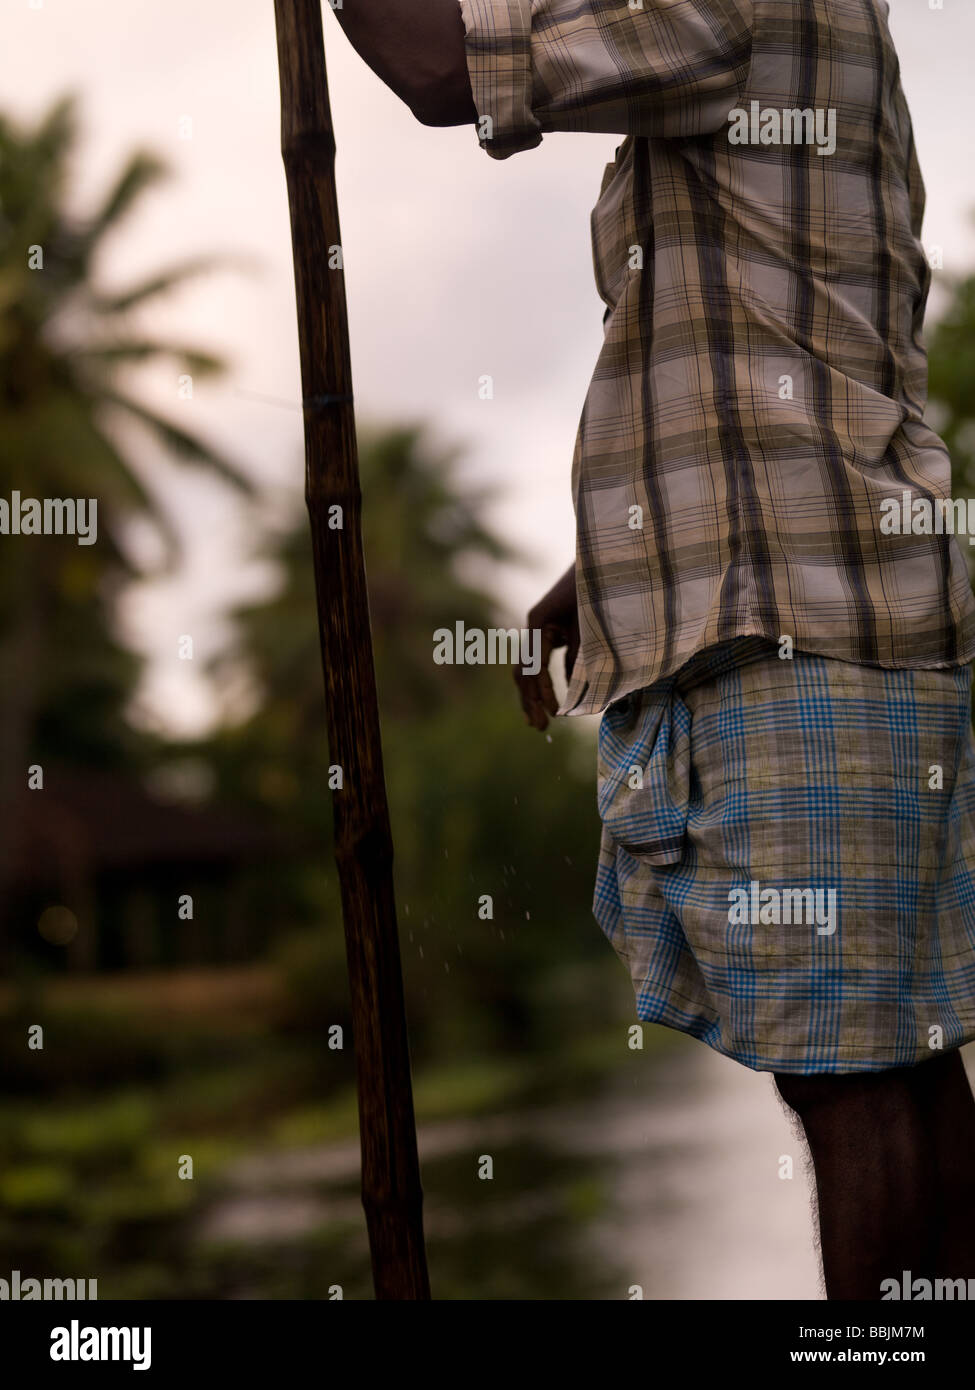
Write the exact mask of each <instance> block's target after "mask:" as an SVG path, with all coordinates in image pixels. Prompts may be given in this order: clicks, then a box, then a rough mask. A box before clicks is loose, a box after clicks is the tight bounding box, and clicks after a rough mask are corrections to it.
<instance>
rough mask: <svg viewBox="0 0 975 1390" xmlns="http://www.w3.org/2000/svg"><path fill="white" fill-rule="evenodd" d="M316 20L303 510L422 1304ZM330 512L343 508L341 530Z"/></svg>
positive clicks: (286, 29) (375, 1139)
mask: <svg viewBox="0 0 975 1390" xmlns="http://www.w3.org/2000/svg"><path fill="white" fill-rule="evenodd" d="M320 6H321V0H275V3H274V14H275V24H276V29H277V46H278V70H279V74H280V80H281V153H282V157H283V160H284V167H285V173H286V175H287V184H288V201H289V205H290V208H291V239H292V247H293V251H294V268H295V290H296V297H297V305H298V341H299V347H300V353H301V386H302V398H303V401H304V417H305V500H306V502H307V504H308V515H309V519H310V521H311V535H312V550H313V554H314V562H315V588H316V594H317V599H318V626H319V634H320V638H321V648H322V666H323V670H324V675H325V706H326V724H327V728H328V745H329V750H330V757H331V761H332V762H333V763H335V764H338V765H339V766H340V767H341V768H342V776H343V788H342V790H341V791H337V792H336V793H335V796H334V800H333V812H334V825H335V859H336V862H337V865H338V871H339V881H340V884H341V894H342V916H343V920H344V923H345V943H346V955H347V957H348V964H349V985H350V991H351V996H352V1028H353V1043H354V1046H355V1055H356V1068H357V1075H358V1092H359V1132H360V1139H361V1144H362V1204H363V1206H364V1208H365V1213H366V1225H367V1227H368V1231H369V1246H370V1250H371V1252H372V1267H373V1281H374V1283H375V1289H376V1297H377V1298H382V1299H428V1298H429V1297H430V1286H429V1281H428V1278H427V1268H426V1253H425V1250H424V1245H423V1215H422V1203H423V1192H422V1188H421V1186H420V1166H419V1161H418V1158H417V1149H416V1122H415V1119H414V1115H413V1089H412V1085H411V1082H410V1058H409V1044H408V1039H407V1032H406V1011H405V1006H404V1000H403V977H402V970H401V966H400V953H399V939H398V936H397V932H396V904H395V901H394V897H393V842H392V835H391V833H390V827H389V807H388V805H387V801H386V783H385V778H384V776H383V760H382V745H381V742H380V731H379V704H378V701H377V697H376V675H375V668H374V664H373V655H372V637H371V631H370V625H369V605H368V599H367V596H366V572H365V564H364V561H363V554H362V537H361V531H360V513H361V492H360V488H359V462H358V453H357V449H356V435H355V417H354V414H353V409H352V365H351V358H350V355H349V334H348V319H347V314H346V304H345V279H344V275H343V272H342V269H341V251H340V248H341V245H342V241H341V236H340V234H339V219H338V203H337V200H336V192H335V136H334V132H333V129H332V116H331V110H330V108H329V100H328V84H327V81H326V75H325V45H324V40H323V37H322V16H321V8H320ZM336 262H337V263H336ZM330 263H331V264H332V266H333V267H334V268H330ZM335 507H340V508H341V529H336V526H335V521H336V513H334V512H333V511H332V510H331V509H333V508H335ZM330 521H331V525H330Z"/></svg>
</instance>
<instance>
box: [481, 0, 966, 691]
mask: <svg viewBox="0 0 975 1390" xmlns="http://www.w3.org/2000/svg"><path fill="white" fill-rule="evenodd" d="M459 3H460V6H461V14H462V17H463V22H464V28H465V32H466V39H465V43H466V54H467V63H468V69H469V72H470V77H471V84H472V88H473V94H474V102H475V107H476V109H477V111H478V112H479V113H480V121H479V125H478V135H479V139H480V143H481V145H482V148H484V149H485V150H486V151H487V153H488V154H490V155H492V156H493V157H494V158H496V159H506V158H508V156H510V155H512V154H515V153H517V152H518V151H521V150H529V149H532V148H534V147H535V146H536V145H538V144H539V142H540V141H541V139H542V134H543V132H546V131H556V130H583V131H597V132H599V131H601V132H606V133H617V134H619V135H622V136H625V137H626V138H625V139H624V140H623V142H622V144H621V145H620V147H619V148H618V149H617V152H616V160H615V161H614V163H612V164H609V165H608V166H607V167H606V170H605V173H604V175H603V180H602V187H601V189H600V192H599V200H598V202H597V203H596V205H595V207H594V208H593V212H592V242H593V264H594V269H595V274H596V284H597V287H598V290H599V294H600V296H601V298H602V299H603V301H604V302H605V304H606V306H607V308H606V313H605V318H604V341H603V345H602V349H601V351H600V354H599V358H598V361H597V363H596V368H595V372H594V375H593V378H592V382H591V385H590V388H589V392H588V395H587V398H586V401H585V405H584V407H583V411H582V417H581V421H580V425H579V433H578V439H577V442H576V449H575V456H574V460H573V467H572V487H573V499H574V505H575V513H576V530H577V542H576V588H577V597H578V607H579V623H580V631H581V639H582V640H581V649H580V654H579V659H578V661H577V665H576V670H575V673H574V675H573V679H572V681H571V683H570V686H569V691H568V694H567V696H566V699H565V701H564V703H563V705H562V708H561V710H560V713H563V714H568V713H573V714H589V713H597V712H598V711H600V710H602V709H605V707H606V706H607V705H608V704H609V703H611V702H612V701H615V700H617V699H619V698H621V697H622V696H624V695H626V694H628V693H630V692H631V691H633V690H636V689H638V688H640V687H642V686H646V685H649V684H651V683H652V682H654V681H655V680H657V679H658V678H661V677H665V676H668V675H670V674H672V673H673V672H674V671H675V670H677V669H678V668H679V667H680V666H682V665H683V664H684V663H685V662H686V661H687V660H688V659H689V658H690V657H691V656H693V655H695V654H696V653H698V652H700V651H702V650H703V649H704V648H706V647H709V646H711V645H713V644H715V643H718V642H722V641H726V640H728V639H730V638H732V637H736V636H748V635H758V636H764V637H770V638H773V639H776V640H777V639H779V638H780V637H781V636H783V635H787V636H789V637H791V638H792V640H793V643H794V645H795V647H796V648H799V649H805V650H807V651H811V652H817V653H820V654H822V655H825V656H832V657H838V658H841V659H843V660H847V661H854V662H861V663H866V664H869V665H880V666H887V667H901V666H919V667H936V666H958V665H962V664H964V663H967V662H968V661H970V660H972V658H973V657H975V601H973V597H972V591H971V586H970V583H969V579H968V573H967V567H966V564H965V560H964V557H963V554H962V552H961V549H960V547H959V545H958V542H957V541H956V540H955V539H954V538H952V537H951V536H949V535H943V534H942V535H938V534H931V535H916V534H911V533H906V534H896V533H895V534H885V525H884V524H885V509H884V508H883V507H882V505H881V504H882V503H883V502H884V501H885V499H890V498H897V499H901V498H902V495H903V494H904V493H908V494H910V496H911V499H912V504H913V499H915V498H918V499H920V498H923V499H927V502H928V504H930V505H931V507H932V509H933V508H934V502H935V499H937V498H947V497H948V496H949V490H950V473H951V470H950V460H949V457H948V453H947V450H946V448H945V445H944V443H943V442H942V441H941V440H940V439H939V438H938V436H937V435H936V434H934V433H933V431H932V430H931V429H930V428H929V427H928V426H927V425H926V424H925V423H924V420H923V414H924V407H925V399H926V393H927V363H926V356H925V351H924V346H923V343H922V339H921V325H922V319H923V314H924V306H925V302H926V299H927V293H928V287H929V283H930V279H931V272H930V269H929V266H928V262H927V258H926V256H925V253H924V250H923V248H922V246H921V242H920V240H919V238H920V232H921V218H922V212H923V208H924V185H923V183H922V180H921V174H920V170H919V168H918V164H917V157H916V153H915V148H914V139H913V133H912V129H911V120H910V116H909V113H908V110H907V105H906V102H905V99H904V95H903V91H902V89H901V84H900V77H899V68H898V63H897V57H896V54H895V51H894V48H893V46H892V43H891V38H890V34H889V32H888V28H887V12H888V7H887V5H886V4H885V3H884V0H641V3H640V4H639V5H638V6H637V7H636V8H630V6H629V4H628V3H627V0H459ZM806 111H808V113H809V123H808V124H807V123H806V121H805V118H803V117H801V114H800V113H802V112H806ZM793 113H794V115H793ZM485 118H489V119H485ZM795 118H799V119H798V120H796V119H795ZM817 119H818V121H819V125H818V126H817V124H816V120H817ZM831 129H832V132H833V134H832V138H831V137H830V130H831ZM784 137H786V138H788V137H791V142H789V143H787V142H786V138H784ZM776 140H778V143H776ZM831 145H832V146H834V147H833V148H830V146H831ZM821 151H822V152H821ZM887 529H889V522H888V526H887Z"/></svg>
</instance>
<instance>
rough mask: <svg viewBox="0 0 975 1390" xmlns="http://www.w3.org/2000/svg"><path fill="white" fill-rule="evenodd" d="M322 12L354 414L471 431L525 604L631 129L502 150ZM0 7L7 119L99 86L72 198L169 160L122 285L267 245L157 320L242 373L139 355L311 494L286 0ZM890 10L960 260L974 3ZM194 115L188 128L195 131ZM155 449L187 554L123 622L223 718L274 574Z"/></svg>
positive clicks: (192, 408)
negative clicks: (232, 613)
mask: <svg viewBox="0 0 975 1390" xmlns="http://www.w3.org/2000/svg"><path fill="white" fill-rule="evenodd" d="M34 3H36V0H34ZM325 8H326V14H325V36H326V38H325V41H326V51H327V62H328V72H329V86H330V92H331V100H332V112H333V117H334V121H335V128H336V137H337V143H338V159H337V176H338V189H339V207H340V213H341V219H342V240H343V245H344V249H345V267H346V289H347V295H348V302H349V318H350V335H351V345H352V364H353V375H354V381H355V391H356V398H357V408H358V412H359V416H360V418H361V419H365V418H369V419H371V420H372V419H378V420H383V419H388V420H390V421H395V420H400V419H402V418H403V417H408V418H411V419H425V420H428V421H430V422H431V424H433V425H434V426H435V431H436V436H437V437H439V438H440V439H442V440H444V441H447V442H454V443H459V444H462V445H464V446H465V447H466V456H467V469H468V471H469V473H470V476H471V477H472V479H474V480H476V481H478V482H484V481H489V482H491V483H493V484H495V485H496V486H497V488H498V491H499V501H498V504H497V506H496V507H495V509H494V512H493V515H492V520H493V522H494V524H495V525H496V526H497V527H498V529H500V530H501V532H502V533H503V534H504V535H505V536H506V537H507V538H508V539H509V540H510V541H512V542H513V543H515V544H516V545H519V546H521V547H522V548H524V549H525V550H527V551H528V552H529V553H530V554H531V555H532V556H533V557H534V560H535V561H536V562H537V565H536V568H535V570H534V571H532V570H527V569H526V570H525V571H523V572H521V573H518V574H514V573H513V574H511V575H509V576H507V578H506V581H505V594H506V597H508V598H509V599H510V602H511V605H512V612H513V613H520V611H521V610H522V609H523V608H524V607H525V606H527V605H528V604H529V603H530V602H531V601H532V600H533V599H534V598H536V597H537V596H538V594H540V593H541V592H542V591H543V590H544V589H545V588H547V587H548V585H549V583H550V582H551V581H552V580H553V579H554V578H555V577H556V576H557V574H559V573H561V572H562V570H563V569H564V568H565V566H566V565H567V564H568V563H569V562H570V560H571V558H572V549H573V530H572V528H573V519H572V504H571V498H570V494H569V470H570V464H571V458H572V447H573V442H574V439H575V432H576V427H577V424H578V419H579V412H580V410H581V407H582V402H583V399H584V396H585V392H586V388H587V385H588V382H589V377H590V374H591V372H592V369H593V365H594V363H595V360H596V355H597V353H598V350H599V345H600V342H601V340H602V323H601V321H602V310H603V305H602V303H601V301H600V300H599V298H598V296H597V294H596V290H595V287H594V285H593V280H592V259H591V251H590V244H589V213H590V210H591V208H592V205H593V203H594V202H595V199H596V194H597V192H598V188H599V182H600V178H601V175H602V170H603V167H604V165H605V163H606V162H607V161H608V160H610V159H612V157H613V151H614V149H615V147H616V145H617V144H618V143H619V137H617V136H611V135H605V136H594V135H565V134H560V135H548V136H546V137H545V139H544V141H543V143H542V145H541V146H540V147H539V148H538V149H535V150H530V151H526V152H524V153H522V154H519V155H515V156H514V157H513V158H511V159H508V160H505V161H498V160H492V159H490V158H489V157H488V156H487V155H486V154H484V153H483V152H482V151H481V150H480V149H479V147H478V145H477V141H476V137H475V135H474V131H473V129H469V128H456V129H448V130H434V129H428V128H426V127H424V126H421V125H419V124H418V123H417V122H416V121H415V120H414V119H413V117H412V116H411V114H410V112H409V111H408V110H407V108H406V107H405V106H403V105H402V104H401V103H400V101H399V100H398V99H397V98H396V97H395V96H393V95H392V93H391V92H389V91H388V90H387V89H386V88H385V87H384V86H383V85H382V83H381V82H380V81H379V80H378V79H377V78H376V77H374V76H373V74H372V73H371V72H370V71H369V70H368V69H367V68H366V67H365V66H364V65H363V64H362V63H361V61H360V60H359V59H358V57H357V56H356V54H355V53H354V52H353V51H352V49H351V48H350V47H349V45H348V43H347V42H346V40H345V37H344V35H343V34H342V32H341V30H340V28H339V25H338V23H337V22H336V21H335V18H334V16H333V15H332V14H331V13H329V12H328V7H327V6H326V7H325ZM0 17H2V33H3V53H2V57H0V72H2V78H3V81H2V90H3V110H4V112H5V113H6V114H9V115H12V116H14V117H15V118H17V119H22V120H25V121H31V120H34V119H36V118H37V117H38V116H39V115H40V114H41V113H42V112H43V111H44V110H45V109H46V107H47V106H48V105H49V104H50V102H51V101H52V100H53V99H54V98H55V97H56V96H57V95H59V94H60V93H62V92H63V91H64V90H65V89H68V88H71V89H74V90H76V91H77V92H78V93H79V94H80V96H81V99H82V101H81V114H82V119H83V134H82V140H81V144H80V147H79V159H78V163H77V166H76V169H75V181H74V185H73V189H72V199H71V201H72V204H73V205H74V206H75V207H76V208H77V209H78V210H79V211H80V212H84V211H85V210H87V209H90V208H91V206H92V204H93V202H94V201H95V200H97V198H98V196H99V194H100V193H101V191H102V190H104V188H105V186H106V184H107V182H108V180H109V179H110V177H111V176H112V174H113V172H114V171H115V170H116V169H117V168H118V166H119V164H120V162H121V161H122V159H123V158H124V157H125V155H126V154H127V153H128V152H129V151H130V150H131V149H132V148H133V146H135V145H145V146H148V147H150V148H151V149H153V150H155V151H156V152H158V153H159V154H161V155H162V156H163V157H164V158H166V159H167V160H168V161H169V162H170V163H171V165H172V166H173V169H174V175H173V177H172V178H171V179H170V180H169V181H168V182H167V183H166V184H165V185H162V186H161V187H160V188H159V190H158V191H157V192H155V193H154V194H152V195H150V196H149V197H147V198H146V200H145V203H144V206H143V207H142V208H141V210H140V211H139V213H138V214H136V215H135V216H133V217H132V218H131V220H130V221H129V222H128V223H127V224H126V225H125V227H124V230H123V231H121V232H120V234H119V236H118V238H117V239H116V241H115V242H114V243H113V245H112V246H111V247H110V254H108V255H106V257H105V263H104V266H103V271H104V280H105V281H106V282H107V283H112V284H124V283H126V282H127V281H128V280H129V279H130V278H131V279H135V278H138V277H139V275H140V274H141V273H142V272H143V271H149V270H155V269H157V268H158V267H159V266H160V265H161V264H162V263H166V262H169V261H171V260H175V259H179V258H181V257H183V256H192V255H196V254H198V253H200V252H201V251H210V252H227V253H244V254H245V255H249V256H251V257H253V258H255V259H256V261H257V262H258V264H259V269H258V270H257V271H256V272H250V273H243V272H240V271H234V272H227V273H221V274H218V275H215V276H213V277H211V278H209V279H208V280H206V281H201V282H198V283H196V284H195V285H194V286H193V287H192V288H189V289H187V290H186V291H185V292H183V293H182V294H181V295H180V296H178V297H177V298H174V299H172V300H171V301H170V302H168V303H167V305H166V307H165V309H164V310H160V311H158V312H157V313H156V314H155V315H154V317H153V320H152V321H151V327H152V328H153V329H154V330H157V331H158V332H160V333H163V332H169V333H170V334H171V335H173V336H175V337H179V338H180V339H182V340H186V341H189V342H193V343H197V344H202V345H205V346H207V347H208V348H211V349H213V350H216V351H218V352H220V353H223V354H225V355H227V356H228V357H230V358H231V360H232V363H233V368H232V371H231V372H230V373H228V375H227V377H226V379H225V380H224V381H223V382H221V383H219V384H214V385H212V386H211V385H206V386H203V387H201V389H200V390H199V391H198V393H197V395H196V397H195V399H194V400H193V401H192V402H180V401H178V400H177V399H176V394H175V389H176V388H175V382H174V381H173V380H172V378H171V377H170V376H167V375H166V373H165V372H163V371H162V370H157V371H155V372H150V373H147V374H145V375H143V376H142V377H141V378H140V383H139V389H140V391H141V392H142V394H143V395H144V396H145V397H147V398H150V399H152V400H153V401H154V402H155V403H156V404H157V405H158V406H159V407H160V408H163V409H165V410H166V411H168V412H171V413H177V412H182V413H183V418H184V419H186V420H187V421H188V422H189V423H191V424H192V425H193V427H194V428H196V429H198V430H200V431H201V432H204V433H206V434H207V435H209V436H210V437H211V438H212V439H213V440H214V441H215V442H217V443H219V444H220V445H221V447H222V448H223V449H224V450H226V451H227V452H229V453H231V454H232V455H233V456H235V457H236V458H238V459H239V460H240V462H241V463H242V465H243V466H244V467H245V468H246V469H248V470H249V471H250V472H251V473H253V474H254V475H255V476H256V477H257V478H259V479H261V480H263V481H264V482H266V483H269V484H273V485H274V486H276V487H279V488H282V489H287V488H290V489H293V490H294V491H296V492H298V493H299V494H300V490H301V486H302V461H301V456H302V440H301V416H300V413H299V412H298V411H297V410H295V409H290V408H288V404H287V403H288V402H295V401H297V399H298V398H299V394H300V387H299V378H298V356H297V334H296V327H295V309H294V286H293V280H292V268H291V242H290V228H289V222H288V206H287V196H286V189H285V182H284V172H283V167H282V164H281V158H280V152H279V129H278V120H279V107H278V81H277V65H276V53H275V42H274V18H273V4H272V0H206V3H202V4H201V3H200V0H137V3H133V0H42V3H41V5H40V8H36V9H35V8H32V0H0ZM891 25H892V29H893V33H894V37H895V40H896V42H897V44H898V47H899V50H900V54H901V62H902V69H903V80H904V86H905V89H906V91H907V96H908V100H909V102H910V105H911V109H912V113H913V118H914V125H915V131H916V134H917V139H918V145H919V149H920V156H921V163H922V168H923V171H924V175H925V181H926V183H927V188H928V213H927V219H926V222H925V232H924V240H925V244H926V245H927V246H929V247H930V246H931V245H932V244H938V245H940V246H942V247H943V248H944V255H945V266H946V269H947V270H948V271H958V270H963V269H965V268H966V267H968V266H970V265H975V226H973V223H972V221H971V217H970V209H971V208H972V207H973V206H975V181H973V179H972V175H971V170H972V167H973V161H972V154H971V140H972V128H971V107H970V105H969V99H970V94H971V89H972V78H971V67H972V59H973V54H975V4H973V3H972V0H944V6H943V8H942V9H932V8H931V3H929V0H891ZM185 117H190V118H191V121H192V138H190V139H183V138H181V136H180V123H181V121H182V120H183V118H185ZM936 279H937V277H936ZM932 302H933V303H936V300H934V301H932ZM484 373H489V374H490V375H491V376H492V377H493V378H494V389H495V397H494V399H493V400H492V401H481V400H479V399H478V393H477V388H478V378H479V377H480V376H481V375H482V374H484ZM254 397H261V398H265V397H270V398H272V400H273V401H275V402H281V403H282V404H274V403H271V402H269V401H267V400H265V399H254ZM139 457H140V462H141V466H142V467H143V468H144V469H146V470H147V471H148V472H149V474H150V476H151V477H152V478H154V479H156V481H157V486H158V487H160V488H162V490H163V495H164V497H165V498H166V499H167V502H168V504H169V505H170V506H171V508H172V510H173V512H174V514H175V515H176V516H177V518H178V521H179V525H180V527H181V529H182V531H183V532H184V534H185V536H186V544H187V561H188V563H187V566H186V568H185V570H184V572H183V573H182V574H181V575H180V577H179V578H178V579H175V580H173V581H169V582H166V583H163V584H157V585H154V586H152V587H151V588H149V589H148V590H147V591H144V592H142V593H140V594H139V595H138V596H137V597H136V600H135V601H134V602H133V603H132V604H131V605H130V610H129V620H130V628H131V631H132V633H133V635H134V636H135V638H136V640H137V642H138V643H139V645H140V646H141V647H142V649H143V650H144V651H146V652H147V653H148V654H149V655H150V656H151V657H152V665H151V669H150V676H149V680H148V682H147V687H146V699H147V702H148V704H149V706H150V707H151V708H152V709H153V710H155V712H156V713H157V715H158V717H159V719H160V720H161V721H163V722H165V723H166V724H167V725H168V726H169V727H172V728H174V729H180V730H185V731H189V730H192V729H196V728H200V727H202V725H203V724H204V723H205V722H206V720H207V718H208V717H209V716H210V715H211V714H212V706H211V704H210V702H209V700H208V697H207V693H206V687H205V684H204V682H203V681H202V680H201V678H200V677H199V676H198V674H197V672H198V670H199V667H200V665H201V664H202V661H203V659H204V658H205V656H206V654H207V652H208V651H209V650H212V648H213V646H214V643H215V642H216V641H217V640H218V639H219V636H220V632H221V629H220V625H219V622H218V621H217V618H218V615H219V612H220V610H221V609H222V608H223V607H224V606H225V605H226V603H227V602H228V600H230V599H233V598H237V597H240V596H241V595H247V594H253V593H256V592H258V591H259V590H260V586H261V585H262V584H264V583H266V575H265V574H264V573H263V572H262V571H261V570H260V569H258V568H255V567H254V566H253V565H252V564H249V563H248V561H247V541H248V538H247V536H245V535H242V534H240V529H239V528H238V527H235V526H234V525H233V523H232V518H231V514H230V513H229V511H228V506H227V502H226V498H225V496H224V494H223V493H222V492H220V491H219V490H217V489H216V488H215V487H214V486H211V485H202V484H199V483H193V484H189V483H187V482H186V481H184V479H183V478H182V477H179V476H176V475H175V474H174V473H173V472H172V471H171V470H170V469H169V468H168V467H167V465H166V464H165V462H164V460H162V459H161V458H159V457H158V456H157V455H156V454H155V453H154V452H152V451H150V450H149V449H148V448H146V447H144V446H141V444H140V454H139ZM409 524H410V517H409V515H408V514H406V513H404V516H403V525H404V526H408V525H409ZM183 633H190V634H192V635H193V636H194V638H195V640H196V650H197V657H198V659H197V661H196V662H195V663H188V662H185V661H179V660H177V657H176V639H177V637H178V636H179V635H180V634H183Z"/></svg>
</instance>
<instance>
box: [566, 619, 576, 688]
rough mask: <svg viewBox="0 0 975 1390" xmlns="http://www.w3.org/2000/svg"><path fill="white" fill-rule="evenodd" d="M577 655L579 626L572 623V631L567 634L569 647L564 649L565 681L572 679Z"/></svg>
mask: <svg viewBox="0 0 975 1390" xmlns="http://www.w3.org/2000/svg"><path fill="white" fill-rule="evenodd" d="M578 655H579V625H578V624H577V623H573V625H572V631H571V633H570V634H569V645H568V646H567V647H566V649H565V678H566V680H567V681H570V680H571V679H572V672H573V669H574V668H575V664H576V657H577V656H578Z"/></svg>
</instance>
